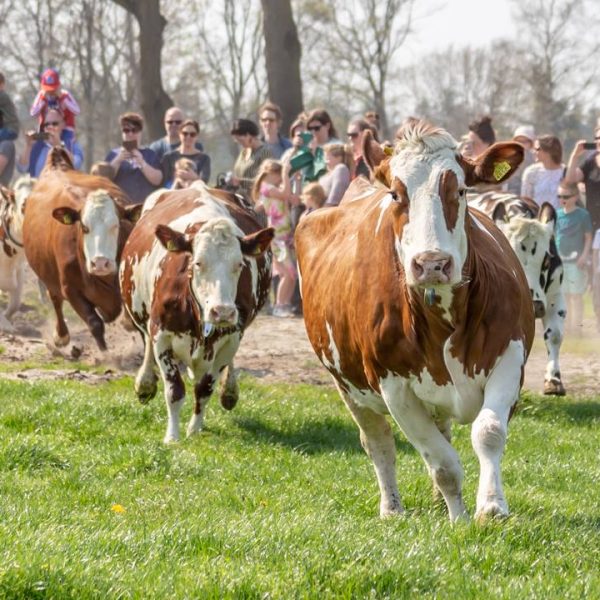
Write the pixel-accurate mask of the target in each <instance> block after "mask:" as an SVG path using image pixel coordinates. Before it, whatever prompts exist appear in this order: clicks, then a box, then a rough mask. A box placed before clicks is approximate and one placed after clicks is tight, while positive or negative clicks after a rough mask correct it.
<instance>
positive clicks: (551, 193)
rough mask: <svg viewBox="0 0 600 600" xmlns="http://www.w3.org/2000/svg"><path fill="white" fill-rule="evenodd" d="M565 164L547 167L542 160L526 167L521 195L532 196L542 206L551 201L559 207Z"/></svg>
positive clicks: (556, 207) (555, 206)
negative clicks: (559, 194) (560, 187)
mask: <svg viewBox="0 0 600 600" xmlns="http://www.w3.org/2000/svg"><path fill="white" fill-rule="evenodd" d="M563 173H564V166H562V165H561V166H560V167H559V168H558V169H546V168H545V167H544V165H543V164H542V163H541V162H536V163H534V164H532V165H530V166H529V167H527V168H526V169H525V171H524V172H523V180H522V183H521V196H525V197H527V198H531V199H532V200H534V201H535V202H536V203H537V204H539V205H540V206H541V205H542V204H543V203H544V202H549V203H550V204H552V206H554V208H555V209H556V210H558V209H559V207H560V203H559V201H558V184H559V183H560V180H561V179H562V178H563Z"/></svg>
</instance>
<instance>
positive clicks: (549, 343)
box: [542, 292, 566, 396]
mask: <svg viewBox="0 0 600 600" xmlns="http://www.w3.org/2000/svg"><path fill="white" fill-rule="evenodd" d="M565 317H566V304H565V299H564V296H563V294H562V292H561V293H560V294H557V296H556V297H555V298H553V299H552V301H551V302H548V310H547V311H546V314H545V315H544V317H543V318H542V323H543V325H544V343H545V344H546V351H547V353H548V364H547V365H546V374H545V376H544V394H546V395H551V396H564V395H565V393H566V391H565V388H564V386H563V383H562V379H561V376H560V364H559V354H560V347H561V344H562V341H563V337H564V331H565Z"/></svg>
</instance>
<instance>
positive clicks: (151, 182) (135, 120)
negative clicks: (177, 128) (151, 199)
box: [104, 112, 162, 204]
mask: <svg viewBox="0 0 600 600" xmlns="http://www.w3.org/2000/svg"><path fill="white" fill-rule="evenodd" d="M119 124H120V125H121V140H122V141H121V147H120V148H114V149H113V150H111V151H110V152H109V153H108V154H107V155H106V158H105V159H104V160H105V161H106V162H108V163H110V165H111V166H112V168H113V169H114V171H115V178H114V182H115V183H116V184H117V185H118V186H119V187H120V188H121V189H122V190H123V191H124V192H125V193H126V194H127V196H128V197H129V199H130V200H131V204H141V203H142V202H143V201H144V200H145V199H146V197H147V196H148V195H149V194H151V193H152V192H153V191H154V190H156V189H158V186H159V185H160V183H161V181H162V171H161V170H160V162H159V160H158V157H157V156H156V153H155V152H154V151H153V150H150V148H148V147H142V146H141V138H142V130H143V128H144V119H143V117H142V115H139V114H137V113H134V112H128V113H125V114H122V115H121V116H120V117H119Z"/></svg>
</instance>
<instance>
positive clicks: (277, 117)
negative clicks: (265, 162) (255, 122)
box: [258, 102, 292, 160]
mask: <svg viewBox="0 0 600 600" xmlns="http://www.w3.org/2000/svg"><path fill="white" fill-rule="evenodd" d="M258 117H259V120H260V127H261V129H262V136H261V138H260V139H261V140H262V141H263V142H264V143H265V146H266V147H267V148H268V149H269V150H270V151H271V154H272V156H273V158H276V159H278V160H279V159H280V158H281V157H282V156H283V153H284V152H285V151H286V150H288V149H289V148H291V147H292V142H290V140H288V138H286V137H283V136H282V135H281V134H280V133H279V129H280V128H281V109H280V108H279V106H277V104H274V103H273V102H266V103H265V104H263V105H262V106H261V107H260V109H259V110H258Z"/></svg>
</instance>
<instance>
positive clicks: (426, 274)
mask: <svg viewBox="0 0 600 600" xmlns="http://www.w3.org/2000/svg"><path fill="white" fill-rule="evenodd" d="M453 263H454V261H453V260H452V257H451V256H450V255H449V254H447V253H446V252H421V253H420V254H416V255H415V256H414V257H413V259H412V263H411V272H412V276H413V279H414V281H415V283H416V284H417V285H421V286H423V285H434V284H444V283H449V282H450V278H451V276H452V266H453Z"/></svg>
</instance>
